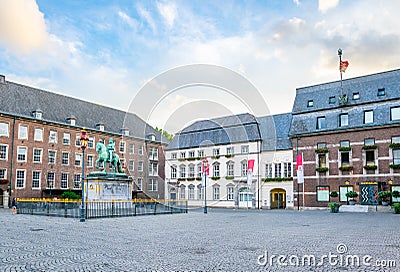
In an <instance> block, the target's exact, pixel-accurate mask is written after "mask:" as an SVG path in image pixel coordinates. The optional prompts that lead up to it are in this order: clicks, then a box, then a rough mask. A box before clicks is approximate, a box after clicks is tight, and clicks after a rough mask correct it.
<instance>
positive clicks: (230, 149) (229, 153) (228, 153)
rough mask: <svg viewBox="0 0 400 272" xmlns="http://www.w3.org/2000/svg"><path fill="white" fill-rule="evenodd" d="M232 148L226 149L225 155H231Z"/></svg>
mask: <svg viewBox="0 0 400 272" xmlns="http://www.w3.org/2000/svg"><path fill="white" fill-rule="evenodd" d="M233 153H234V152H233V147H227V148H226V155H233Z"/></svg>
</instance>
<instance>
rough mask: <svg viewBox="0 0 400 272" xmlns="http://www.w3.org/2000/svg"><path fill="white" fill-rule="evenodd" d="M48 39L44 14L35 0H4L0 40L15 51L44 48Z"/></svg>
mask: <svg viewBox="0 0 400 272" xmlns="http://www.w3.org/2000/svg"><path fill="white" fill-rule="evenodd" d="M47 39H48V34H47V31H46V24H45V20H44V15H43V13H41V12H40V11H39V7H38V5H37V4H36V2H35V1H34V0H3V1H2V2H1V8H0V41H1V42H2V43H3V44H5V45H6V47H7V48H8V49H10V50H12V51H14V52H24V53H28V52H31V51H34V50H42V49H44V47H45V44H46V42H47Z"/></svg>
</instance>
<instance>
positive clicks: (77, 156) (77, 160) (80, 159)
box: [74, 153, 82, 166]
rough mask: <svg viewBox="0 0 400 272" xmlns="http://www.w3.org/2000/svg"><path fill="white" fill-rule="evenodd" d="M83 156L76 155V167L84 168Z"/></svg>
mask: <svg viewBox="0 0 400 272" xmlns="http://www.w3.org/2000/svg"><path fill="white" fill-rule="evenodd" d="M81 164H82V154H79V153H75V163H74V165H75V166H82V165H81Z"/></svg>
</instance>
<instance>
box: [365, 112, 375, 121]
mask: <svg viewBox="0 0 400 272" xmlns="http://www.w3.org/2000/svg"><path fill="white" fill-rule="evenodd" d="M373 122H374V111H373V110H367V111H364V124H371V123H373Z"/></svg>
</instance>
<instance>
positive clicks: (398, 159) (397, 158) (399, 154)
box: [393, 149, 400, 164]
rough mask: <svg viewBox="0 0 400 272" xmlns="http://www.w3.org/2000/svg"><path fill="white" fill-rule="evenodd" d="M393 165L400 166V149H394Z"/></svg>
mask: <svg viewBox="0 0 400 272" xmlns="http://www.w3.org/2000/svg"><path fill="white" fill-rule="evenodd" d="M393 164H400V149H393Z"/></svg>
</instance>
